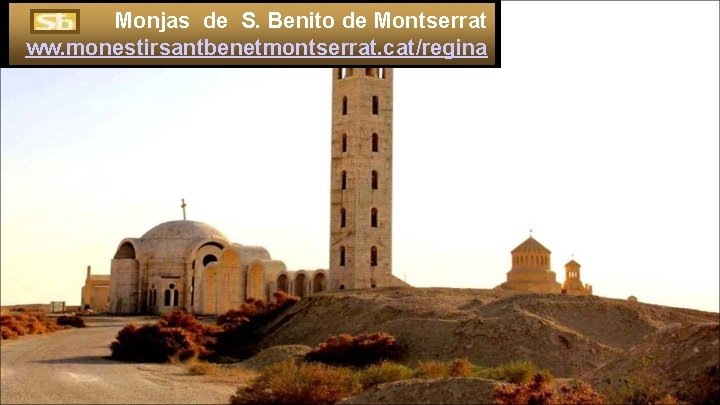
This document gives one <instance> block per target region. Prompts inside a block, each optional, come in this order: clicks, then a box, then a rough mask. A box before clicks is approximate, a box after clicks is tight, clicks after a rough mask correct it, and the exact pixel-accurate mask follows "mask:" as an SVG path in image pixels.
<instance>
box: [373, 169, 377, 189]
mask: <svg viewBox="0 0 720 405" xmlns="http://www.w3.org/2000/svg"><path fill="white" fill-rule="evenodd" d="M372 189H373V190H377V189H378V172H377V170H373V171H372Z"/></svg>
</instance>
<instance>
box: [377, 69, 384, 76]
mask: <svg viewBox="0 0 720 405" xmlns="http://www.w3.org/2000/svg"><path fill="white" fill-rule="evenodd" d="M378 70H379V71H380V72H379V73H380V74H379V75H378V76H380V78H381V79H384V78H385V68H379V69H378Z"/></svg>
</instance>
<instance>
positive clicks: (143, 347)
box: [110, 324, 200, 363]
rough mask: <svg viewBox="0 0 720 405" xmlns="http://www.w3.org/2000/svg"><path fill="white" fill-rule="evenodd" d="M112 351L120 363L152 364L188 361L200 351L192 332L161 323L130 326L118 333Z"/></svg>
mask: <svg viewBox="0 0 720 405" xmlns="http://www.w3.org/2000/svg"><path fill="white" fill-rule="evenodd" d="M110 350H111V351H112V358H114V359H117V360H124V361H135V362H150V363H164V362H167V361H170V360H171V359H178V360H187V359H189V358H191V357H194V356H197V355H198V354H199V352H200V350H199V347H198V346H197V345H195V342H194V341H193V339H192V335H191V334H190V333H189V332H188V331H186V330H185V329H182V328H177V327H162V326H160V325H159V324H156V325H143V326H137V325H127V326H126V327H124V328H122V329H121V330H120V332H118V335H117V338H116V340H115V341H114V342H112V344H111V345H110Z"/></svg>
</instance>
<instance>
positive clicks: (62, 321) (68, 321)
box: [56, 315, 85, 328]
mask: <svg viewBox="0 0 720 405" xmlns="http://www.w3.org/2000/svg"><path fill="white" fill-rule="evenodd" d="M56 322H57V324H58V325H63V326H72V327H74V328H84V327H85V321H84V320H83V319H82V318H81V317H79V316H77V315H73V316H69V315H62V316H59V317H58V318H57V321H56Z"/></svg>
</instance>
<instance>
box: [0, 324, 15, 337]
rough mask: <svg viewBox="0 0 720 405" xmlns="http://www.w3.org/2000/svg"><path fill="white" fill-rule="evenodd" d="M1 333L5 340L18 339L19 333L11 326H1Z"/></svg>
mask: <svg viewBox="0 0 720 405" xmlns="http://www.w3.org/2000/svg"><path fill="white" fill-rule="evenodd" d="M0 332H2V338H3V339H15V338H16V337H18V334H17V332H15V331H14V330H13V329H12V328H10V327H9V326H5V325H2V326H0Z"/></svg>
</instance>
